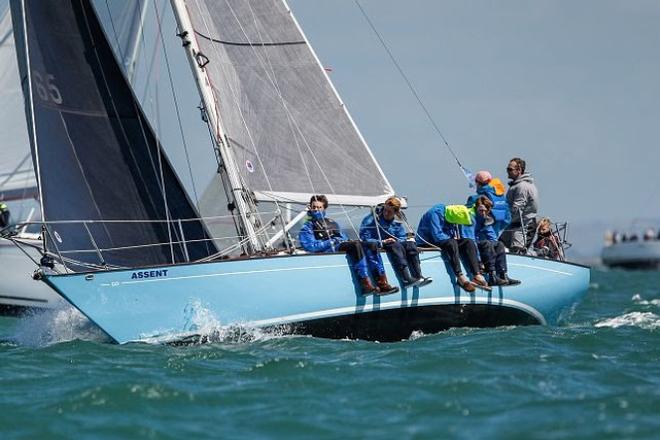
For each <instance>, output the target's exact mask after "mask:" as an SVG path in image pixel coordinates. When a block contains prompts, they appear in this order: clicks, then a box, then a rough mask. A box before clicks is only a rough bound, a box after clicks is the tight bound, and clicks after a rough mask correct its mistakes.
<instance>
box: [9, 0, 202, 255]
mask: <svg viewBox="0 0 660 440" xmlns="http://www.w3.org/2000/svg"><path fill="white" fill-rule="evenodd" d="M22 7H24V8H25V11H24V16H23V14H22V13H21V12H22V11H21V8H22ZM12 13H13V16H14V22H15V23H16V28H18V27H19V26H20V27H21V30H22V32H17V33H16V39H17V46H18V47H19V50H18V56H19V67H20V68H21V78H23V84H24V93H25V96H26V102H27V110H28V111H27V112H26V113H27V115H28V127H29V129H30V131H31V134H32V136H31V141H32V142H31V143H32V150H33V159H34V161H35V170H37V172H38V176H37V177H38V179H39V185H40V189H41V202H42V204H43V218H44V220H46V221H47V222H50V223H49V224H48V228H47V229H48V234H47V240H48V241H47V242H48V244H49V247H50V250H51V251H53V252H57V253H60V254H62V255H63V256H64V257H69V258H72V259H75V260H79V261H83V262H87V263H93V264H98V263H100V262H104V263H106V264H108V265H115V266H122V267H138V266H147V265H159V264H169V263H173V262H181V261H186V260H187V259H190V260H195V259H199V258H202V257H204V256H207V255H210V254H211V253H213V252H215V247H214V246H213V244H212V243H211V242H210V241H208V235H207V233H206V230H205V227H204V226H203V224H202V223H201V222H200V221H199V220H193V219H195V218H197V217H198V215H197V213H196V210H195V208H194V207H193V205H192V204H191V202H190V200H189V198H188V197H187V195H186V193H185V190H184V189H183V186H182V184H181V182H180V181H179V180H178V177H177V176H176V174H175V172H174V170H173V169H172V166H171V165H170V162H169V161H168V159H167V157H166V156H165V153H164V151H163V149H162V147H161V146H160V145H159V142H158V140H157V138H156V136H155V134H154V132H153V130H152V129H151V127H150V126H149V124H148V122H147V119H146V117H145V116H144V114H143V112H142V110H141V109H140V106H139V104H138V102H137V100H136V98H135V96H134V95H133V93H132V91H131V89H130V87H129V84H128V82H127V81H126V79H125V77H124V76H123V74H122V72H121V69H120V67H119V65H118V63H117V61H116V60H115V58H114V55H113V52H112V50H111V48H110V45H109V44H108V41H107V39H106V36H105V35H104V33H103V30H102V28H101V26H100V23H99V20H98V18H97V16H96V15H95V12H94V8H93V7H92V5H91V4H90V2H89V1H87V0H23V1H21V0H12ZM23 19H24V22H23ZM25 32H26V33H27V38H25ZM19 38H21V39H24V41H19ZM26 54H27V57H26ZM21 58H23V59H21ZM26 61H27V62H26ZM28 67H29V73H30V74H29V75H27V73H28V72H27V68H28ZM28 78H29V80H30V81H29V85H30V86H31V99H30V88H29V87H28V81H25V80H26V79H28ZM32 118H33V120H32ZM78 220H85V221H86V222H85V223H80V222H71V223H62V222H64V221H78ZM52 222H56V223H52ZM57 222H60V223H57ZM182 239H185V240H186V243H185V245H184V244H183V243H182V241H183V240H182ZM96 249H101V252H100V254H99V252H98V251H97V250H96Z"/></svg>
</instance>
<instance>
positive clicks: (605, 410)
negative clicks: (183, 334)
mask: <svg viewBox="0 0 660 440" xmlns="http://www.w3.org/2000/svg"><path fill="white" fill-rule="evenodd" d="M659 285H660V273H659V272H624V271H603V270H594V271H593V274H592V285H591V288H590V290H589V293H588V295H587V297H586V298H585V300H584V301H583V302H582V303H581V304H580V305H579V306H578V307H577V308H576V310H575V312H574V314H573V315H572V316H570V317H569V318H568V319H567V320H566V321H565V322H564V323H562V325H560V326H558V327H541V326H533V327H507V328H496V329H453V330H449V331H446V332H443V333H440V334H435V335H415V337H414V338H413V339H412V340H409V341H405V342H399V343H391V344H379V343H372V342H364V341H334V340H323V339H317V338H311V337H287V336H284V337H275V336H269V335H262V334H258V333H254V334H243V335H239V336H237V335H236V334H235V333H232V334H231V335H228V336H227V337H226V338H225V339H222V338H221V339H220V340H218V341H216V342H214V343H209V344H203V345H192V346H179V347H177V346H166V345H147V344H128V345H123V346H117V345H111V344H108V343H105V342H104V341H103V338H102V336H101V334H100V333H99V332H98V331H96V330H95V329H93V328H91V327H90V326H89V324H88V323H87V322H86V321H85V320H84V319H83V318H81V317H80V316H79V315H78V314H76V313H74V312H72V311H71V310H67V309H65V310H59V311H56V312H52V313H49V314H46V315H41V316H33V317H28V318H23V319H20V320H19V319H13V318H2V319H0V339H1V340H2V341H3V342H2V343H0V381H1V383H0V389H1V391H0V438H2V439H14V438H26V439H36V438H94V439H103V438H191V439H192V438H287V439H288V438H396V439H408V438H410V439H415V438H458V439H476V438H489V439H491V438H494V439H500V438H501V439H535V438H538V439H603V438H611V439H626V438H630V439H643V438H648V439H652V438H653V439H655V438H660V287H659Z"/></svg>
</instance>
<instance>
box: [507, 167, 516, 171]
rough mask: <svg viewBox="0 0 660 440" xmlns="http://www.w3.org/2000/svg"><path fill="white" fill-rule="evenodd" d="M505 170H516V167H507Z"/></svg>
mask: <svg viewBox="0 0 660 440" xmlns="http://www.w3.org/2000/svg"><path fill="white" fill-rule="evenodd" d="M506 170H507V171H516V170H518V167H515V168H511V167H508V168H507V169H506Z"/></svg>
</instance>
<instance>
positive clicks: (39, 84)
mask: <svg viewBox="0 0 660 440" xmlns="http://www.w3.org/2000/svg"><path fill="white" fill-rule="evenodd" d="M32 78H33V81H32V83H33V84H34V88H35V90H36V91H37V95H39V98H41V99H42V100H43V101H53V102H54V103H55V104H62V94H61V93H60V89H58V88H57V85H55V76H54V75H51V74H50V73H49V74H47V75H42V74H41V73H39V72H34V71H33V72H32Z"/></svg>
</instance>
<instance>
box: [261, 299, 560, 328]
mask: <svg viewBox="0 0 660 440" xmlns="http://www.w3.org/2000/svg"><path fill="white" fill-rule="evenodd" d="M473 304H486V305H496V306H509V307H512V308H515V309H519V310H522V311H524V312H527V313H528V314H530V315H532V316H533V317H535V318H536V319H538V320H539V322H540V323H541V324H542V325H546V324H547V323H546V320H545V318H544V317H543V315H542V314H541V312H539V311H538V310H536V309H535V308H534V307H531V306H528V305H527V304H523V303H521V302H518V301H514V300H510V299H500V300H496V301H492V300H489V299H487V298H475V297H471V298H470V300H469V301H456V297H454V296H444V297H436V298H424V299H419V300H414V299H413V300H411V301H410V302H406V301H389V302H385V303H380V304H365V305H364V307H362V308H361V309H360V310H356V306H350V307H338V308H336V309H328V310H319V311H317V312H309V313H299V314H296V315H288V316H281V317H279V318H272V319H263V320H259V321H250V322H249V324H251V325H254V326H257V327H264V326H269V325H278V324H290V323H293V322H299V321H307V320H311V319H318V318H331V317H334V316H341V315H347V314H355V313H366V312H377V311H379V310H390V309H398V308H407V307H419V306H435V305H473Z"/></svg>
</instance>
